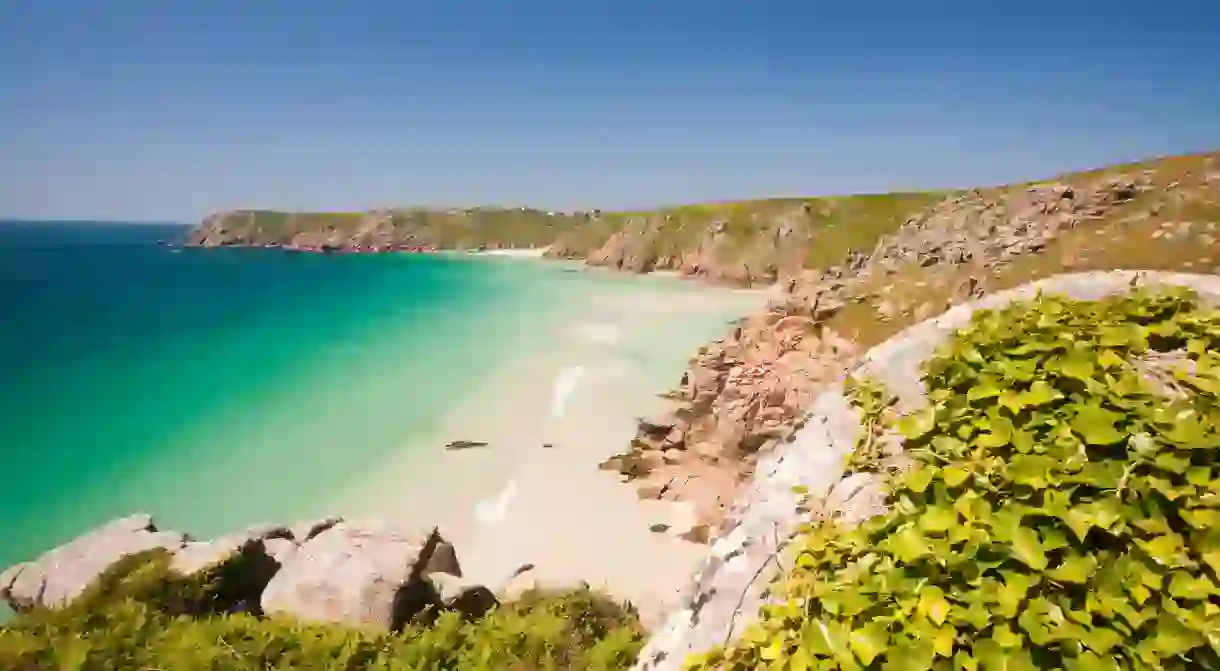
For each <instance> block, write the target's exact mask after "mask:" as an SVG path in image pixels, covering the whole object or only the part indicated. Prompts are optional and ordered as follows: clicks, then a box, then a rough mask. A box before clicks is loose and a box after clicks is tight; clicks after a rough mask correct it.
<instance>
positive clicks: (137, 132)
mask: <svg viewBox="0 0 1220 671" xmlns="http://www.w3.org/2000/svg"><path fill="white" fill-rule="evenodd" d="M1217 148H1220V3H1216V2H1204V1H1197V0H1194V1H1192V0H1183V1H1181V2H1168V1H1167V2H1163V3H1152V2H1139V3H1136V2H1127V1H1124V0H1111V1H1108V2H1084V1H1082V2H1058V3H1028V2H1020V3H1015V2H991V1H988V0H973V1H971V2H953V1H949V0H945V1H942V2H937V1H935V0H931V1H928V2H908V1H902V2H868V1H867V0H855V1H854V2H851V1H848V2H817V1H816V0H803V1H794V2H778V1H774V2H767V1H766V0H755V1H753V2H746V1H744V0H742V1H740V2H726V1H722V0H608V1H603V0H480V1H474V0H429V1H413V0H397V1H389V0H387V1H385V2H375V1H371V0H367V1H365V0H333V1H328V2H322V1H320V0H318V1H315V0H256V1H251V0H243V1H241V2H238V1H231V0H196V1H193V2H192V1H189V0H107V1H104V2H103V1H98V2H89V1H85V0H77V1H72V2H68V1H65V0H26V1H21V0H9V1H8V2H5V3H4V8H3V10H2V11H0V215H8V216H21V217H37V218H41V217H47V218H54V217H92V218H114V219H154V220H177V221H193V220H195V219H197V218H199V217H200V216H201V215H203V214H205V213H207V212H210V211H214V210H218V209H226V208H232V207H275V208H285V209H362V208H366V207H371V206H383V205H439V206H445V205H459V204H469V205H475V204H503V205H519V204H530V205H535V206H539V207H554V208H563V209H569V208H577V207H602V208H606V209H612V208H620V207H636V206H652V205H658V204H668V203H680V202H693V201H706V200H723V199H733V198H743V197H756V196H771V195H817V194H831V193H845V192H862V191H885V190H893V189H907V188H916V187H941V186H968V185H974V184H979V183H995V182H1003V181H1010V180H1018V179H1024V178H1033V177H1041V176H1048V175H1051V174H1054V173H1057V172H1060V171H1064V170H1068V169H1075V168H1084V167H1092V166H1096V165H1100V164H1104V163H1107V162H1115V161H1121V160H1128V159H1136V158H1143V157H1147V156H1152V155H1158V154H1167V153H1180V152H1188V151H1199V150H1205V149H1217Z"/></svg>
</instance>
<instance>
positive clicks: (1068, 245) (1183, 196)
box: [830, 153, 1220, 347]
mask: <svg viewBox="0 0 1220 671" xmlns="http://www.w3.org/2000/svg"><path fill="white" fill-rule="evenodd" d="M1213 157H1214V158H1215V159H1216V163H1215V164H1214V165H1209V159H1211V158H1213ZM1209 170H1210V171H1213V172H1214V171H1217V170H1220V154H1216V153H1213V154H1199V155H1190V156H1176V157H1170V158H1165V159H1156V160H1150V161H1144V162H1140V163H1130V164H1125V165H1120V166H1113V167H1108V168H1103V169H1100V170H1093V171H1089V172H1083V173H1072V174H1067V175H1061V176H1059V177H1056V178H1053V179H1048V180H1042V181H1039V182H1028V183H1023V184H1017V185H1012V186H1005V187H996V188H993V189H988V190H987V191H988V192H991V193H995V194H1002V193H1008V192H1016V191H1020V190H1023V189H1026V188H1028V187H1030V186H1035V185H1038V184H1049V183H1064V184H1068V185H1074V186H1080V185H1083V184H1088V183H1094V182H1096V181H1098V180H1104V179H1107V178H1109V177H1117V176H1120V175H1135V174H1139V173H1143V174H1146V175H1147V176H1148V177H1149V178H1150V179H1151V187H1152V188H1150V189H1148V190H1147V191H1145V192H1144V193H1143V194H1141V195H1140V196H1139V197H1137V198H1135V199H1134V200H1133V201H1131V202H1129V203H1126V204H1124V205H1122V206H1120V207H1117V208H1115V209H1113V210H1111V211H1109V212H1107V213H1106V215H1105V216H1104V217H1102V218H1100V219H1098V220H1095V221H1088V222H1085V223H1083V224H1080V225H1078V226H1077V227H1075V228H1074V229H1072V230H1070V231H1067V232H1066V233H1064V234H1063V235H1061V236H1059V237H1058V238H1056V239H1055V240H1053V241H1052V242H1051V243H1050V244H1049V245H1048V246H1047V248H1046V249H1045V250H1044V251H1043V252H1042V253H1041V254H1036V255H1032V256H1027V257H1024V258H1021V259H1018V260H1017V261H1016V262H1014V263H1012V264H1011V265H1008V266H1005V267H1003V268H1001V269H999V271H998V272H996V273H984V272H983V271H981V269H979V268H977V267H974V266H971V265H960V266H943V267H933V268H920V267H918V266H916V265H914V264H912V265H911V266H908V267H906V268H903V269H902V270H901V271H900V272H899V274H898V275H896V276H893V277H890V278H887V279H885V280H883V281H879V283H878V285H877V286H875V287H874V289H876V290H880V291H881V292H883V293H884V295H885V297H886V298H887V299H888V300H890V301H891V302H893V303H896V304H897V305H898V306H899V308H900V313H901V314H900V316H899V317H897V318H895V319H893V320H888V321H882V320H879V319H878V318H877V313H876V309H875V307H874V306H873V305H872V304H871V303H870V302H862V303H856V304H849V305H848V306H847V307H846V308H845V309H844V310H843V311H842V312H840V313H839V315H838V316H836V317H835V319H834V320H832V322H831V324H830V326H831V327H832V328H834V329H835V330H837V331H839V332H841V333H843V334H844V335H847V336H849V337H851V338H853V339H854V340H856V341H857V342H858V343H859V344H861V345H862V346H865V347H868V346H870V345H873V344H877V343H879V342H881V341H882V340H884V339H885V338H887V337H889V336H891V335H893V334H895V333H897V332H898V331H900V330H902V329H903V328H905V327H906V326H910V325H912V324H914V323H916V322H918V321H920V320H921V315H927V314H929V313H930V314H937V313H939V312H941V311H943V309H945V308H947V307H948V306H949V304H950V302H951V300H950V299H951V297H952V293H953V290H954V288H955V287H958V286H960V285H961V284H962V282H963V281H965V280H967V279H968V278H969V277H971V276H973V277H975V278H977V279H978V280H980V281H981V283H982V285H983V287H984V288H985V289H986V290H987V291H988V292H992V291H998V290H1003V289H1008V288H1012V287H1015V286H1019V285H1021V284H1025V283H1026V282H1030V281H1034V280H1038V279H1042V278H1045V277H1050V276H1052V275H1057V274H1060V273H1065V272H1085V271H1090V270H1114V269H1135V270H1176V271H1181V272H1217V269H1218V266H1220V246H1217V244H1216V243H1217V240H1220V181H1217V177H1220V174H1218V175H1213V181H1211V182H1210V183H1209V182H1207V181H1206V177H1207V173H1208V171H1209ZM1171 185H1173V186H1172V188H1171ZM1181 222H1191V225H1190V226H1189V227H1188V228H1185V229H1182V228H1180V226H1179V224H1180V223H1181ZM925 305H926V306H929V307H928V308H924V309H923V310H921V309H920V308H921V307H922V306H925Z"/></svg>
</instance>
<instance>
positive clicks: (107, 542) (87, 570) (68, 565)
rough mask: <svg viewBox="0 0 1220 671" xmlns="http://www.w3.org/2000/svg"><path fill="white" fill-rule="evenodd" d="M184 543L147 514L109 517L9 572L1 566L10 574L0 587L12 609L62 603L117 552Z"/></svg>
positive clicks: (122, 554)
mask: <svg viewBox="0 0 1220 671" xmlns="http://www.w3.org/2000/svg"><path fill="white" fill-rule="evenodd" d="M185 544H186V536H185V535H183V534H180V533H176V532H168V531H158V530H157V527H156V525H154V524H153V520H152V517H150V516H149V515H144V514H139V515H132V516H129V517H123V518H119V519H115V520H112V521H110V522H108V523H106V524H104V525H102V526H100V527H98V528H96V529H94V530H92V531H90V532H88V533H86V534H84V535H82V536H79V537H77V538H75V539H73V540H72V541H69V542H68V543H65V544H64V545H61V546H59V547H57V548H55V549H53V550H50V551H49V552H47V553H46V554H44V555H42V556H41V557H39V558H38V559H37V560H35V561H33V562H30V563H27V564H25V565H24V568H22V569H21V570H20V571H19V572H15V574H12V573H10V572H11V571H12V569H10V571H6V572H5V574H4V575H5V577H6V579H7V578H8V577H9V576H10V575H11V577H12V580H13V582H12V583H11V584H10V585H9V586H8V589H7V590H0V592H2V593H3V596H4V598H5V599H6V600H7V601H8V603H9V604H10V605H11V606H12V607H13V608H14V609H16V610H26V609H29V608H33V607H39V606H41V607H48V608H58V607H62V606H65V605H67V604H68V603H70V602H71V601H72V600H73V599H75V598H76V597H77V596H79V595H80V593H81V592H83V591H84V589H85V587H87V586H88V585H89V583H91V582H93V580H94V579H95V578H96V577H97V576H99V575H100V574H101V573H102V572H104V571H105V570H106V569H108V568H110V567H111V566H112V565H113V564H114V563H115V562H117V561H119V560H120V559H122V558H123V557H126V556H128V555H132V554H136V553H140V552H144V551H147V550H152V549H154V548H164V549H166V550H170V551H176V550H178V549H179V548H181V547H183V545H185Z"/></svg>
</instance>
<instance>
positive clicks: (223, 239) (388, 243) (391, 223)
mask: <svg viewBox="0 0 1220 671" xmlns="http://www.w3.org/2000/svg"><path fill="white" fill-rule="evenodd" d="M1214 158H1215V156H1214V155H1213V154H1194V155H1188V156H1179V157H1169V158H1161V159H1153V160H1150V161H1145V162H1141V163H1132V164H1127V165H1121V166H1111V167H1108V168H1103V169H1100V170H1095V171H1090V172H1082V173H1074V174H1069V175H1061V176H1059V177H1057V178H1055V179H1052V180H1044V181H1042V182H1038V183H1025V184H1013V185H1008V186H997V187H986V188H979V189H970V190H965V189H963V190H959V191H941V192H917V193H888V194H868V195H852V196H829V197H816V198H774V199H764V200H748V201H736V202H724V203H710V204H701V205H687V206H680V207H667V208H660V209H656V210H651V211H638V212H606V213H602V212H601V211H598V210H594V211H592V212H576V213H563V212H548V211H543V210H536V209H529V208H515V209H506V208H482V207H481V208H467V209H451V210H445V211H436V210H424V209H384V210H370V211H367V212H335V213H286V212H275V211H269V210H236V211H230V212H222V213H218V214H214V215H212V216H209V217H208V218H206V219H205V220H204V221H203V222H202V223H201V224H200V225H199V226H198V227H197V228H196V229H195V231H194V232H193V234H192V236H191V238H190V240H189V242H188V244H191V245H195V246H203V247H220V246H282V247H294V248H309V249H360V250H362V251H386V250H392V249H401V248H419V247H423V248H434V249H498V248H542V247H547V248H548V249H547V252H546V254H547V256H548V257H551V258H564V259H578V260H579V259H583V260H585V261H586V262H587V263H589V264H590V265H596V266H604V267H609V268H614V269H617V270H623V271H627V272H649V271H651V270H674V271H679V272H681V273H682V274H683V275H687V276H692V277H700V278H704V279H706V280H708V281H713V282H723V283H727V284H734V285H743V286H750V285H759V284H771V283H774V282H781V283H783V284H785V285H788V284H790V283H793V282H796V281H798V278H800V277H801V276H802V275H803V274H806V271H817V272H815V274H818V273H821V272H822V271H828V270H829V269H832V268H835V267H837V266H840V265H842V264H844V263H847V264H848V265H850V264H851V263H852V262H855V261H859V260H861V259H863V258H865V257H868V256H869V255H871V254H873V253H874V252H875V251H876V249H875V247H876V246H877V245H878V244H879V243H880V242H881V241H882V240H883V239H885V238H886V237H887V236H891V235H896V234H898V233H899V231H900V230H904V229H911V230H916V229H919V228H920V227H921V226H924V225H925V224H924V223H921V222H926V221H941V220H948V221H950V223H951V224H952V226H949V228H950V229H954V230H956V228H965V229H971V228H972V227H974V226H975V225H976V224H979V225H984V226H986V225H991V224H988V223H987V222H990V220H991V219H993V218H995V217H997V216H1000V215H1001V214H1004V212H1006V211H1007V209H1014V212H1013V213H1010V214H1011V216H1016V215H1020V216H1016V219H1017V220H1018V222H1017V223H1016V224H1014V229H1013V232H1012V235H1014V236H1017V237H1020V236H1021V235H1022V234H1023V231H1024V228H1023V225H1022V224H1021V223H1020V222H1023V221H1026V220H1028V219H1030V218H1036V216H1041V215H1043V214H1046V213H1045V212H1036V213H1035V212H1020V213H1019V212H1016V209H1020V206H1022V203H1024V201H1025V200H1029V199H1030V198H1033V199H1034V200H1037V199H1038V198H1040V197H1041V196H1038V193H1041V191H1042V190H1045V188H1049V187H1048V186H1047V185H1056V184H1057V185H1061V186H1062V185H1070V186H1072V187H1074V188H1075V189H1078V190H1079V189H1083V191H1081V193H1082V194H1084V195H1085V197H1082V198H1073V196H1072V192H1070V191H1067V192H1064V193H1063V194H1060V195H1061V196H1063V198H1055V199H1052V200H1053V201H1054V202H1051V201H1048V202H1046V203H1043V202H1041V201H1039V202H1038V203H1035V204H1034V205H1033V206H1031V207H1035V208H1043V209H1047V210H1048V211H1050V210H1057V209H1059V206H1058V205H1057V204H1056V203H1058V201H1059V200H1064V199H1066V200H1068V201H1070V202H1072V203H1075V205H1074V206H1073V207H1074V208H1075V209H1072V210H1071V211H1070V212H1068V213H1067V214H1064V215H1063V216H1071V217H1075V218H1077V219H1088V220H1094V219H1097V218H1099V217H1102V218H1106V217H1111V216H1112V215H1113V216H1117V215H1116V214H1115V212H1118V211H1119V210H1121V211H1122V212H1127V211H1128V210H1131V211H1132V212H1134V211H1135V210H1140V208H1141V207H1153V205H1154V204H1156V203H1160V205H1157V207H1166V205H1165V203H1178V202H1186V201H1188V200H1189V201H1191V202H1195V201H1197V200H1198V198H1197V197H1196V196H1198V195H1199V193H1203V192H1207V191H1208V189H1206V188H1203V187H1196V186H1189V185H1187V184H1185V183H1183V184H1181V185H1179V184H1177V183H1176V181H1179V180H1176V179H1175V178H1174V175H1176V174H1178V173H1180V172H1182V173H1183V174H1185V172H1183V171H1186V172H1189V171H1190V170H1194V169H1198V171H1200V174H1208V175H1213V176H1214V174H1215V169H1214V167H1204V164H1207V166H1211V165H1212V162H1213V160H1214ZM1151 172H1157V173H1158V174H1161V175H1162V176H1165V175H1167V176H1168V177H1165V183H1164V184H1149V185H1147V188H1142V189H1140V190H1138V192H1137V193H1133V194H1131V198H1130V200H1131V201H1132V202H1130V203H1128V202H1127V200H1128V199H1119V201H1121V202H1122V203H1123V207H1122V208H1118V209H1116V208H1114V207H1111V205H1113V204H1114V203H1111V202H1110V201H1109V200H1106V199H1105V198H1104V197H1102V196H1105V193H1103V192H1104V189H1102V188H1101V186H1099V184H1100V183H1101V182H1106V181H1107V180H1113V179H1119V180H1120V181H1122V180H1127V181H1128V182H1130V181H1131V180H1132V179H1134V177H1135V176H1139V175H1142V174H1145V173H1148V174H1151ZM1136 181H1138V180H1136ZM1207 183H1208V184H1211V182H1207ZM1038 185H1041V186H1038ZM1043 187H1045V188H1043ZM1031 189H1032V191H1031ZM1094 191H1097V192H1098V193H1100V194H1101V195H1100V196H1098V197H1099V198H1102V200H1099V201H1097V202H1095V203H1094V202H1092V201H1091V200H1090V198H1092V196H1091V195H1089V194H1093V192H1094ZM1034 192H1037V193H1034ZM1196 192H1198V193H1196ZM1106 193H1108V192H1106ZM1030 194H1034V195H1030ZM1034 196H1038V197H1037V198H1035V197H1034ZM1119 201H1115V202H1119ZM1161 201H1165V203H1161ZM1210 203H1211V201H1210V200H1207V199H1204V200H1202V201H1199V202H1198V203H1196V204H1195V205H1193V206H1192V207H1195V208H1196V209H1198V208H1199V207H1211V205H1210ZM1009 205H1011V206H1012V208H1009V207H1008V206H1009ZM1077 210H1079V211H1077ZM1094 210H1096V211H1094ZM1141 211H1142V210H1141ZM1192 212H1193V211H1192ZM1209 212H1210V211H1209ZM1004 216H1010V215H1009V214H1004ZM1150 216H1155V213H1153V214H1151V215H1150ZM937 230H939V228H938V229H937ZM942 237H944V236H942ZM950 237H951V236H950ZM981 237H982V238H983V239H990V238H991V234H990V233H986V232H985V233H982V234H981ZM929 244H930V243H929ZM908 251H910V250H908ZM916 251H917V250H916ZM955 253H956V252H955ZM1014 253H1016V252H1014ZM960 255H965V257H969V256H971V255H972V251H970V250H966V251H961V252H960V254H959V256H960ZM1018 255H1019V254H1018ZM853 259H854V260H855V261H853Z"/></svg>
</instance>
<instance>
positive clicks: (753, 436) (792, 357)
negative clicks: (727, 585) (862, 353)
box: [603, 306, 854, 540]
mask: <svg viewBox="0 0 1220 671" xmlns="http://www.w3.org/2000/svg"><path fill="white" fill-rule="evenodd" d="M801 312H802V313H797V311H795V310H790V309H788V308H787V307H784V306H775V307H774V308H773V310H771V311H769V312H767V313H765V314H763V315H760V316H757V317H754V318H750V319H747V320H745V321H744V322H743V323H742V324H741V325H740V326H739V327H738V328H736V329H735V330H734V332H733V333H732V334H731V335H730V336H729V337H728V338H726V339H724V340H720V341H717V342H715V343H712V344H711V345H708V346H706V347H704V348H701V349H700V351H699V354H698V355H697V356H696V357H695V358H694V360H693V361H692V363H691V366H690V368H689V369H688V370H687V372H686V374H685V375H684V376H683V378H682V381H681V383H680V386H679V387H678V388H677V389H676V390H674V391H672V392H670V394H669V398H670V399H671V400H672V401H673V409H672V410H671V411H670V412H669V413H667V414H665V415H662V416H659V417H654V418H650V419H647V420H643V421H641V422H640V424H639V429H638V431H637V434H636V437H635V439H634V440H633V441H632V444H631V449H630V451H629V452H627V453H625V454H620V455H616V456H614V457H611V458H610V459H609V460H607V461H606V462H604V463H603V468H606V469H610V470H615V471H618V472H619V473H620V474H622V475H623V476H625V477H626V478H628V479H629V480H635V481H638V482H637V483H636V484H637V487H638V489H639V492H640V496H641V498H648V499H660V500H666V501H685V502H689V503H691V504H693V506H694V527H693V528H689V529H674V530H673V531H674V532H675V533H678V534H687V535H689V536H690V537H692V539H695V540H698V539H701V538H705V537H707V536H709V535H711V534H712V533H713V531H714V530H715V529H716V528H717V527H718V526H719V524H720V522H721V519H722V518H723V516H724V513H725V511H726V510H727V508H728V506H729V505H730V504H731V503H732V502H733V500H734V499H735V498H736V497H737V495H738V486H739V484H740V483H741V481H742V479H743V478H745V477H747V476H748V475H749V474H750V473H751V472H752V471H753V468H754V464H755V461H756V460H757V458H758V455H759V454H760V453H765V452H767V451H768V450H769V449H771V448H773V447H774V446H775V445H777V444H778V443H780V442H783V441H785V440H788V439H790V438H791V437H792V435H793V432H794V430H795V426H796V422H797V420H798V419H799V418H800V416H801V415H802V414H803V412H804V410H805V409H806V408H807V407H808V406H809V403H810V402H811V401H812V400H813V397H814V396H815V394H816V393H817V391H818V390H819V389H820V388H822V387H823V386H824V385H826V384H828V383H831V382H834V381H836V380H838V379H840V378H841V377H842V375H843V374H844V372H845V371H846V370H847V366H848V365H850V363H851V361H852V358H853V356H854V349H853V346H852V345H851V343H850V342H847V341H846V340H844V339H842V338H840V337H838V336H837V335H836V334H835V333H833V332H832V331H830V330H828V329H826V328H824V327H822V326H821V325H820V321H819V320H822V319H824V318H825V315H824V314H810V313H809V312H808V311H801Z"/></svg>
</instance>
